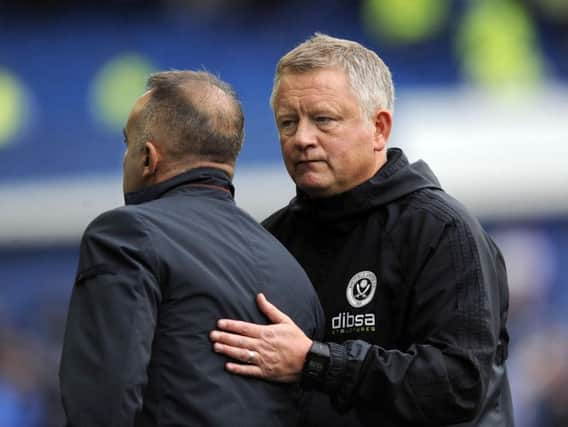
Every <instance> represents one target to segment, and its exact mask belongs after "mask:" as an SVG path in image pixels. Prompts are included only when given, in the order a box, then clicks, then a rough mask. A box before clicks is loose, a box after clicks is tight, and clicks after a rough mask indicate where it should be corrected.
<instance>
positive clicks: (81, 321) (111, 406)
mask: <svg viewBox="0 0 568 427" xmlns="http://www.w3.org/2000/svg"><path fill="white" fill-rule="evenodd" d="M232 191H233V189H232V185H231V183H230V181H229V178H228V176H227V175H226V174H225V173H224V172H222V171H220V170H216V169H205V168H202V169H195V170H192V171H190V172H188V173H185V174H182V175H180V176H177V177H175V178H172V179H170V180H168V181H166V182H163V183H160V184H158V185H156V186H153V187H150V188H146V189H145V190H143V191H141V192H138V193H131V194H128V195H127V205H128V206H125V207H122V208H119V209H115V210H112V211H110V212H107V213H104V214H102V215H101V216H99V217H98V218H97V219H95V220H94V221H93V222H92V223H91V224H90V225H89V227H88V228H87V230H86V232H85V234H84V237H83V240H82V243H81V254H80V260H79V268H78V273H77V278H76V282H75V286H74V288H73V294H72V297H71V303H70V307H69V315H68V319H67V327H66V332H65V341H64V348H63V356H62V361H61V370H60V380H61V392H62V398H63V403H64V408H65V412H66V414H67V419H68V426H77V427H90V426H101V427H127V426H215V427H218V426H235V425H243V426H266V425H273V426H289V425H295V422H296V421H297V414H298V410H297V409H298V396H299V392H300V390H299V386H298V385H284V384H273V383H268V382H264V381H259V380H254V379H250V378H244V377H240V376H237V375H230V374H228V373H227V372H226V371H225V370H224V362H226V359H225V358H224V357H222V356H220V355H217V354H215V353H214V352H213V350H212V344H211V342H210V341H209V338H208V334H209V332H210V331H211V330H213V329H215V327H216V321H217V320H218V319H219V318H238V319H243V320H248V321H252V322H256V323H266V322H267V320H266V319H265V318H264V317H263V316H262V315H261V314H260V313H259V310H258V308H257V306H256V303H255V295H256V294H257V293H258V292H264V293H265V294H266V295H267V297H268V298H269V299H270V300H271V301H272V302H274V303H275V304H276V305H278V306H280V307H282V308H283V309H284V310H285V311H286V312H289V314H290V315H291V317H292V318H293V319H294V320H295V321H296V322H298V323H299V325H300V326H301V328H302V329H304V331H305V332H306V333H307V334H308V335H309V336H312V337H313V336H320V337H321V336H323V324H324V318H323V312H322V311H321V307H320V305H319V302H318V300H317V296H316V294H315V292H314V291H313V288H312V286H311V285H310V283H309V280H308V278H307V276H306V274H305V273H304V271H303V270H302V269H301V267H300V266H299V265H298V263H297V262H296V261H295V260H294V259H293V257H292V256H291V255H290V254H289V253H288V252H287V251H286V249H285V248H284V247H283V246H282V245H281V244H280V243H279V242H278V241H277V240H276V239H274V238H273V237H272V236H271V235H270V234H269V233H268V232H266V230H264V229H263V228H262V227H261V226H260V225H259V224H258V223H257V222H255V221H254V220H253V219H252V218H251V217H249V216H248V215H247V214H245V213H244V212H243V211H241V210H240V209H239V208H237V207H236V206H235V204H234V201H233V195H232Z"/></svg>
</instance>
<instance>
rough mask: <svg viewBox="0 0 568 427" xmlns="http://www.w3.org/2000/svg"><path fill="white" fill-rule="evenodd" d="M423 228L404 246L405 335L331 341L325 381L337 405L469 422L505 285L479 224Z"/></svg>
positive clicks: (417, 420)
mask: <svg viewBox="0 0 568 427" xmlns="http://www.w3.org/2000/svg"><path fill="white" fill-rule="evenodd" d="M423 226H424V224H422V227H423ZM424 228H425V227H423V228H422V230H416V233H414V234H413V232H412V230H409V233H410V234H411V235H413V237H412V242H411V241H408V245H405V247H406V249H403V250H404V251H407V253H406V254H404V259H410V260H412V261H411V262H408V264H411V265H409V266H408V267H407V266H406V265H402V268H406V272H405V274H406V276H407V277H406V279H407V280H408V281H409V282H410V283H411V292H410V297H409V302H408V313H407V321H406V325H405V328H404V331H403V333H402V334H401V335H402V336H403V340H404V342H401V343H399V344H400V345H398V346H397V347H398V349H386V348H382V347H380V346H377V345H371V344H369V343H367V342H363V341H359V340H357V341H346V342H344V343H342V344H336V343H329V344H330V351H331V361H330V365H329V369H328V372H327V376H326V378H325V380H324V384H323V385H322V388H323V389H324V391H326V392H327V393H328V394H330V395H331V398H332V402H333V404H334V406H335V407H336V408H337V409H338V410H347V409H349V408H352V407H355V408H356V409H357V410H358V411H369V412H371V413H373V412H377V411H379V412H382V413H384V414H388V416H389V417H391V418H393V419H396V420H398V421H399V422H400V423H401V424H404V425H408V424H418V425H442V424H444V425H445V424H452V423H458V422H464V421H468V420H471V419H473V418H474V417H475V416H476V414H477V413H478V412H479V410H480V405H481V403H482V400H483V396H484V393H485V389H486V387H487V383H488V379H489V376H490V375H491V370H492V363H493V361H494V358H495V354H496V349H497V346H498V335H499V332H498V331H499V327H500V326H499V325H500V320H499V319H500V317H499V316H500V308H499V304H500V302H499V300H498V297H496V296H495V293H494V292H492V291H491V288H495V289H496V288H498V287H499V286H506V284H504V283H500V278H501V276H500V275H499V274H498V273H497V267H496V264H495V262H496V257H495V256H494V254H493V253H492V252H491V247H490V245H488V244H486V243H487V241H486V240H484V238H483V237H482V235H483V231H482V230H481V229H480V228H479V229H478V230H476V231H475V233H479V236H474V234H473V232H472V231H471V228H470V226H469V224H464V223H462V222H460V221H458V222H453V223H451V224H446V225H445V226H444V227H440V228H439V229H438V230H432V228H430V229H428V231H424ZM411 243H412V244H411ZM503 267H504V266H503Z"/></svg>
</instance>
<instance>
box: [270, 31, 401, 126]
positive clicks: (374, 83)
mask: <svg viewBox="0 0 568 427" xmlns="http://www.w3.org/2000/svg"><path fill="white" fill-rule="evenodd" d="M333 67H339V68H340V69H342V70H343V71H344V72H345V73H346V75H347V78H348V81H349V84H350V85H351V88H352V89H353V92H354V94H355V96H357V97H358V99H359V102H360V106H361V109H362V111H363V112H364V113H365V114H366V115H367V116H368V117H371V115H372V114H373V113H374V112H375V111H376V110H377V109H386V110H389V111H391V112H393V111H394V85H393V82H392V76H391V72H390V70H389V68H388V67H387V66H386V65H385V63H384V62H383V60H382V59H381V58H380V57H379V56H378V55H377V54H376V53H375V52H373V51H372V50H370V49H367V48H366V47H364V46H362V45H361V44H359V43H357V42H354V41H351V40H345V39H339V38H336V37H331V36H328V35H326V34H321V33H315V35H314V36H312V37H311V38H309V39H308V40H306V41H304V42H303V43H301V44H299V45H298V46H296V47H295V48H294V49H292V50H291V51H290V52H288V53H287V54H286V55H284V56H283V57H282V58H280V61H278V65H277V66H276V74H275V76H274V85H273V86H272V94H271V95H270V106H271V108H272V110H274V100H275V99H274V98H275V95H276V91H277V90H278V85H279V83H280V78H281V77H282V75H284V74H286V73H305V72H309V71H313V70H318V69H324V68H333Z"/></svg>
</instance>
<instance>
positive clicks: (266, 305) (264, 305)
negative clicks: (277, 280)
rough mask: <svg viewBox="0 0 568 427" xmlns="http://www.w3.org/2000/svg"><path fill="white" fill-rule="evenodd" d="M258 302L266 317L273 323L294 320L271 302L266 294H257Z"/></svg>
mask: <svg viewBox="0 0 568 427" xmlns="http://www.w3.org/2000/svg"><path fill="white" fill-rule="evenodd" d="M256 303H257V304H258V308H259V309H260V311H262V312H263V313H264V314H265V315H266V317H268V318H269V319H270V321H271V322H273V323H289V322H292V320H291V319H290V318H289V317H288V316H286V314H284V313H283V312H281V311H280V310H278V309H277V308H276V306H275V305H274V304H272V303H270V302H269V301H268V300H267V299H266V297H265V296H264V294H258V295H257V296H256Z"/></svg>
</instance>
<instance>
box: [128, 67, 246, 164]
mask: <svg viewBox="0 0 568 427" xmlns="http://www.w3.org/2000/svg"><path fill="white" fill-rule="evenodd" d="M147 88H148V90H149V91H151V93H150V99H149V100H148V102H147V103H146V105H145V107H144V108H143V110H142V111H141V113H140V120H139V122H140V124H141V126H143V129H142V132H143V134H145V136H146V137H151V136H152V135H151V134H152V130H153V129H162V130H163V132H165V135H167V141H164V144H165V148H166V149H167V152H168V153H169V155H170V156H171V157H172V158H178V159H179V158H182V157H184V156H196V157H198V158H201V159H204V160H210V161H214V162H220V163H227V164H234V163H235V161H236V159H237V156H238V154H239V152H240V150H241V147H242V144H243V139H244V114H243V110H242V107H241V104H240V102H239V100H238V98H237V94H236V93H235V91H234V90H233V89H232V87H231V86H230V85H229V84H228V83H226V82H224V81H222V80H220V79H219V78H217V77H216V76H214V75H212V74H210V73H208V72H205V71H191V70H172V71H163V72H159V73H155V74H152V75H151V76H150V77H149V78H148V82H147Z"/></svg>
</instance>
